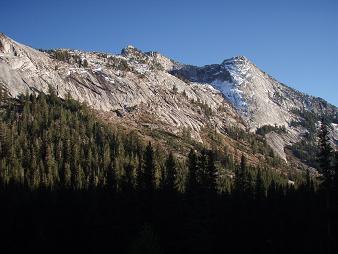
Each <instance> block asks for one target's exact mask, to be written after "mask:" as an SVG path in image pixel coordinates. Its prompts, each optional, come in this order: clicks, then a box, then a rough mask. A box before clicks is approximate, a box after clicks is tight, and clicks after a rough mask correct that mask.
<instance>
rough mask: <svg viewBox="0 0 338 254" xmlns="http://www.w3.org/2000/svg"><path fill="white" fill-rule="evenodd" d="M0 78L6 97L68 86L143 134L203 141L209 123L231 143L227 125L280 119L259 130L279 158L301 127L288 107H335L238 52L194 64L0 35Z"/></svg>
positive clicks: (331, 111)
mask: <svg viewBox="0 0 338 254" xmlns="http://www.w3.org/2000/svg"><path fill="white" fill-rule="evenodd" d="M0 84H1V85H2V86H4V87H5V89H6V90H7V91H8V92H9V94H10V95H11V96H17V95H18V94H20V93H26V92H32V91H43V92H48V91H49V89H50V88H53V89H54V90H55V91H56V92H57V94H58V95H59V96H60V97H62V98H65V97H66V96H67V94H68V93H69V94H70V96H71V97H73V98H75V99H76V100H78V101H80V102H86V103H87V104H88V105H90V106H92V107H93V108H94V109H96V110H98V113H99V114H102V115H103V117H105V118H106V119H110V120H111V121H112V120H113V121H116V122H119V123H121V124H122V125H124V126H127V127H130V128H135V129H138V130H141V131H142V132H144V131H145V130H146V131H147V133H150V134H149V135H152V134H153V132H154V130H162V131H165V132H168V133H172V134H174V135H176V136H180V135H181V134H183V133H184V132H186V131H187V130H188V132H189V135H191V137H192V138H193V139H194V140H197V141H199V142H204V144H207V143H208V141H207V140H206V139H205V132H206V130H213V131H216V133H219V134H220V135H221V136H222V138H223V139H225V140H228V141H227V144H228V145H229V144H231V146H232V147H233V149H237V148H238V146H239V145H238V144H237V141H235V140H234V137H231V136H229V135H230V134H229V129H230V128H238V129H239V130H242V131H246V130H247V131H251V132H255V131H256V130H257V129H259V128H261V127H264V126H266V125H272V126H274V125H276V126H284V128H285V131H283V132H278V131H276V130H273V131H270V132H269V133H267V134H266V135H265V139H266V141H267V143H268V144H269V145H270V146H271V147H272V148H273V149H274V151H275V153H277V154H278V155H279V156H280V157H281V158H283V159H284V160H287V156H286V153H285V151H284V148H285V146H286V145H290V144H293V143H295V142H297V141H299V140H300V139H301V138H302V135H303V134H304V133H306V131H307V130H306V128H304V127H303V126H300V125H294V124H292V123H294V122H297V121H299V120H300V119H301V116H300V115H299V114H296V113H295V112H296V111H297V112H298V111H303V110H305V111H309V112H313V113H314V114H317V115H319V116H324V115H328V116H329V117H330V119H331V120H332V121H335V122H336V121H337V108H336V107H335V106H333V105H330V104H328V103H327V102H325V101H324V100H322V99H319V98H314V97H311V96H308V95H304V94H302V93H300V92H297V91H295V90H293V89H291V88H289V87H287V86H285V85H283V84H281V83H279V82H278V81H276V80H274V79H273V78H272V77H270V76H269V75H268V74H266V73H264V72H263V71H261V70H259V69H258V68H257V67H256V66H255V65H254V64H252V63H251V62H250V61H249V60H248V59H246V58H245V57H234V58H231V59H228V60H225V61H224V62H223V63H221V64H214V65H208V66H203V67H196V66H190V65H184V64H180V63H177V62H175V61H173V60H171V59H169V58H167V57H164V56H162V55H160V54H159V53H157V52H147V53H144V52H141V51H140V50H138V49H136V48H134V47H133V46H128V47H127V48H125V49H123V50H122V52H121V54H119V55H112V54H104V53H98V52H83V51H78V50H69V49H57V50H47V51H39V50H35V49H33V48H30V47H28V46H25V45H22V44H20V43H17V42H15V41H14V40H12V39H10V38H8V37H7V36H5V35H4V34H0ZM295 110H296V111H295ZM149 130H150V131H149ZM336 130H337V128H336ZM235 143H236V145H235ZM244 150H245V149H244ZM244 150H243V149H242V148H241V149H240V151H242V152H243V151H244ZM249 150H250V148H249ZM246 152H248V151H247V150H246ZM254 157H255V156H254ZM254 157H253V158H254ZM255 158H256V159H255V160H259V159H258V157H255Z"/></svg>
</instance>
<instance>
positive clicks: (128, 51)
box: [121, 45, 146, 60]
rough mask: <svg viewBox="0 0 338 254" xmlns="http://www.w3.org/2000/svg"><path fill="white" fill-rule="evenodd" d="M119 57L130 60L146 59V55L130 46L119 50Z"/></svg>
mask: <svg viewBox="0 0 338 254" xmlns="http://www.w3.org/2000/svg"><path fill="white" fill-rule="evenodd" d="M121 55H122V56H124V57H126V58H127V59H131V60H137V59H144V58H146V54H144V53H143V52H142V51H141V50H139V49H138V48H136V47H134V46H132V45H128V46H127V47H126V48H123V49H122V50H121Z"/></svg>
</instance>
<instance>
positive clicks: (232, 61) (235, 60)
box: [222, 56, 251, 65]
mask: <svg viewBox="0 0 338 254" xmlns="http://www.w3.org/2000/svg"><path fill="white" fill-rule="evenodd" d="M248 63H251V61H250V60H249V59H248V58H246V57H245V56H234V57H232V58H229V59H226V60H224V61H223V62H222V65H228V64H248Z"/></svg>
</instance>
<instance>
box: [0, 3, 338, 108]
mask: <svg viewBox="0 0 338 254" xmlns="http://www.w3.org/2000/svg"><path fill="white" fill-rule="evenodd" d="M0 31H1V32H4V33H5V34H7V35H8V36H10V37H12V38H13V39H15V40H17V41H19V42H22V43H24V44H28V45H31V46H32V47H35V48H77V49H83V50H94V51H104V52H112V53H119V52H120V50H121V49H122V48H123V47H125V46H127V45H129V44H132V45H134V46H136V47H138V48H140V49H141V50H144V51H149V50H155V51H159V52H161V53H162V54H164V55H166V56H169V57H171V58H173V59H175V60H178V61H180V62H183V63H189V64H194V65H204V64H211V63H220V62H222V61H223V60H224V59H226V58H230V57H232V56H236V55H245V56H246V57H248V58H249V59H250V60H252V61H253V62H254V63H255V64H256V65H257V66H258V67H260V68H261V69H263V70H264V71H266V72H267V73H269V74H270V75H272V76H273V77H275V78H276V79H278V80H279V81H281V82H283V83H285V84H288V85H289V86H291V87H293V88H296V89H298V90H300V91H302V92H305V93H308V94H311V95H314V96H319V97H322V98H324V99H326V100H328V101H329V102H331V103H333V104H335V105H338V1H337V0H280V1H278V0H276V1H272V0H269V1H268V0H256V1H254V0H251V1H250V0H247V1H244V0H242V1H241V0H239V1H238V0H236V1H235V0H232V1H225V0H223V1H217V0H208V1H198V0H187V1H184V0H181V1H176V0H167V1H161V0H157V1H155V0H153V1H151V0H145V1H141V0H139V1H136V0H135V1H133V0H129V1H127V0H124V1H120V0H116V1H108V0H106V1H105V0H95V1H94V0H91V1H89V0H88V1H86V0H73V1H71V0H54V1H49V0H40V1H38V0H30V1H28V0H18V1H11V0H4V1H2V3H1V22H0Z"/></svg>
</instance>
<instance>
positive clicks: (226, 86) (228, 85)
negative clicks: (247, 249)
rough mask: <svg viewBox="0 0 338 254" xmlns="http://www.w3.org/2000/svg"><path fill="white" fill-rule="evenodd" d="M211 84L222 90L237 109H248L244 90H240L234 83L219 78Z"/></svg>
mask: <svg viewBox="0 0 338 254" xmlns="http://www.w3.org/2000/svg"><path fill="white" fill-rule="evenodd" d="M211 84H212V86H213V87H215V88H216V89H218V90H219V91H220V92H222V94H223V95H224V96H225V97H226V98H227V99H228V100H229V101H230V102H231V104H232V105H233V106H234V107H235V108H236V109H237V110H241V111H245V112H246V111H247V103H246V102H245V101H244V99H243V91H241V90H239V89H238V88H237V87H236V86H235V84H234V83H232V82H229V81H221V80H218V79H217V80H214V81H213V82H212V83H211Z"/></svg>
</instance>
